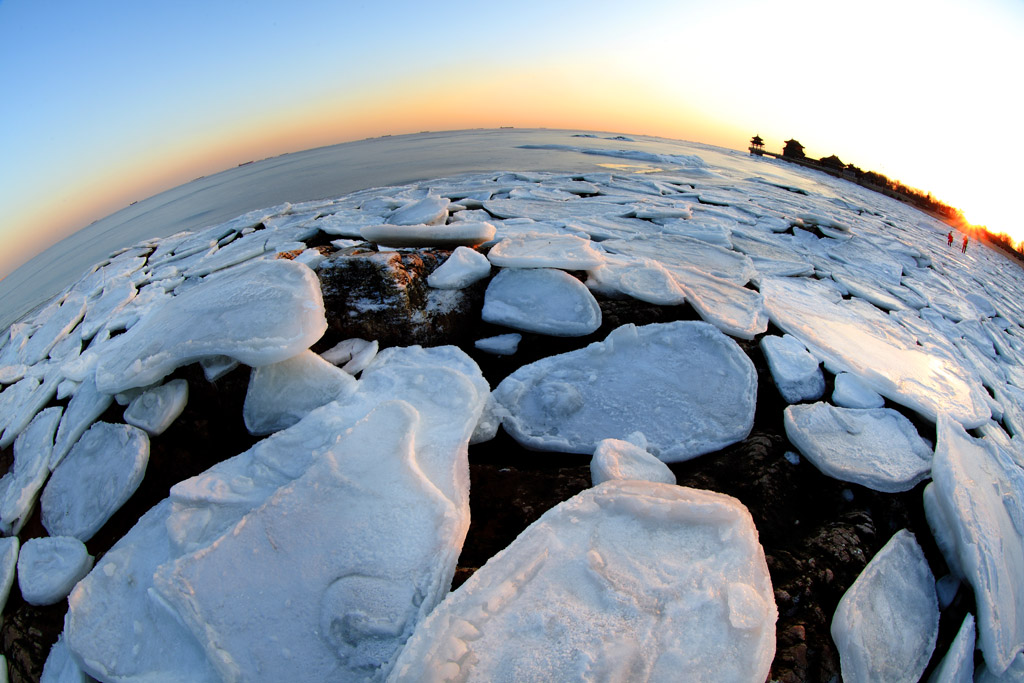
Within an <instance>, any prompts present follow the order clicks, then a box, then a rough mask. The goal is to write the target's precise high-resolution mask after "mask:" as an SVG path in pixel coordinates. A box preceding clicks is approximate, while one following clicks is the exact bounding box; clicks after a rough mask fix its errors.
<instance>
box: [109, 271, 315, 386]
mask: <svg viewBox="0 0 1024 683" xmlns="http://www.w3.org/2000/svg"><path fill="white" fill-rule="evenodd" d="M326 329H327V320H326V318H325V317H324V306H323V297H322V295H321V293H320V282H319V280H317V277H316V275H315V274H314V273H313V271H312V270H310V269H309V268H308V267H306V266H304V265H302V264H301V263H295V262H293V261H288V260H285V259H278V260H270V261H255V262H252V263H248V264H245V265H242V266H239V267H238V268H233V269H230V270H227V271H224V272H222V273H217V274H214V275H211V276H209V277H207V278H206V279H205V280H203V282H202V283H201V284H199V285H197V286H195V287H193V288H191V289H189V290H187V291H185V292H182V293H181V294H179V295H178V296H176V297H174V298H173V299H171V300H170V301H168V302H167V303H165V304H164V305H162V306H160V307H158V308H155V309H154V310H152V311H150V313H149V314H148V315H146V316H144V317H143V318H142V320H140V321H139V322H138V323H137V324H136V325H135V326H133V327H132V328H131V329H130V330H128V331H127V332H125V333H124V334H122V335H121V336H119V337H116V338H115V339H113V340H112V341H111V342H110V343H109V344H107V345H105V346H104V347H103V351H102V353H101V355H100V359H99V363H98V364H97V366H96V387H97V388H98V389H99V390H100V391H101V392H105V393H110V394H114V393H117V392H118V391H123V390H125V389H129V388H131V387H141V386H146V385H148V384H152V383H154V382H156V381H159V380H160V379H161V378H163V377H164V376H165V375H167V374H168V373H170V372H171V371H172V370H174V369H175V368H176V367H178V366H180V365H185V364H187V363H191V362H194V361H197V360H199V359H200V358H204V357H206V356H216V355H224V356H231V357H232V358H235V359H236V360H238V361H240V362H242V363H245V364H247V365H252V366H257V367H258V366H261V365H268V364H270V363H277V362H279V361H282V360H286V359H288V358H291V357H292V356H294V355H295V354H297V353H299V352H300V351H303V350H304V349H307V348H309V346H310V345H312V344H313V342H315V341H316V340H317V339H319V338H320V336H321V335H322V334H323V333H324V331H325V330H326Z"/></svg>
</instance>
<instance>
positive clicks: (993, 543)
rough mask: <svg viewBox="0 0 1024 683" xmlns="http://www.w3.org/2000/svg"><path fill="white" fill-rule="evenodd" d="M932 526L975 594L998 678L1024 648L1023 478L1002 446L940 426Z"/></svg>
mask: <svg viewBox="0 0 1024 683" xmlns="http://www.w3.org/2000/svg"><path fill="white" fill-rule="evenodd" d="M932 482H933V483H932V485H931V486H930V487H929V489H926V491H925V492H926V494H928V493H929V491H930V492H931V493H930V495H931V496H932V497H933V498H932V501H931V503H930V504H929V500H928V496H926V498H925V502H926V505H925V513H926V514H927V515H928V523H929V526H930V527H932V529H933V530H936V529H937V530H939V531H940V532H941V535H937V536H936V541H937V542H938V545H939V548H940V549H941V550H942V551H943V554H944V555H946V556H947V562H948V563H949V564H950V567H951V568H952V569H955V570H956V571H957V572H959V573H960V574H961V575H962V576H963V577H964V578H965V579H966V580H967V582H968V583H969V584H970V585H971V587H972V588H973V589H974V599H975V602H976V604H977V610H978V612H977V626H978V641H979V647H980V649H981V651H982V653H983V655H984V657H985V664H986V665H987V667H988V668H989V669H990V670H991V671H993V672H994V673H997V674H998V673H1002V672H1004V671H1006V670H1007V669H1008V668H1009V667H1010V665H1011V663H1012V662H1013V660H1014V657H1015V656H1017V654H1018V653H1019V652H1020V651H1021V649H1022V648H1024V583H1022V582H1021V580H1020V577H1021V576H1024V473H1022V472H1021V469H1020V468H1019V467H1018V466H1017V465H1016V464H1014V463H1013V462H1011V461H1010V460H1009V458H1008V457H1007V456H1006V455H1005V453H1004V452H1003V451H1002V450H1001V449H1000V448H999V447H997V446H995V445H994V444H992V443H990V442H986V441H977V440H975V439H973V438H972V437H970V436H969V435H968V434H967V433H966V432H965V431H964V430H963V428H962V427H961V426H959V425H958V424H956V423H955V422H954V421H953V420H952V419H950V418H948V417H946V416H940V418H939V423H938V444H937V446H936V448H935V457H934V459H933V461H932Z"/></svg>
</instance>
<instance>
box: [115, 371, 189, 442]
mask: <svg viewBox="0 0 1024 683" xmlns="http://www.w3.org/2000/svg"><path fill="white" fill-rule="evenodd" d="M187 403H188V381H187V380H184V379H172V380H171V381H170V382H167V383H166V384H161V385H160V386H158V387H153V388H152V389H149V390H147V391H144V392H143V393H141V394H139V395H138V396H136V397H135V398H133V399H132V402H131V403H129V404H128V408H127V409H125V411H124V421H125V422H127V423H128V424H130V425H134V426H136V427H138V428H140V429H144V430H146V433H147V434H149V435H150V436H159V435H160V434H163V433H164V432H165V431H167V428H168V427H170V426H171V424H173V423H174V421H175V420H177V419H178V416H179V415H181V413H182V411H183V410H185V405H186V404H187Z"/></svg>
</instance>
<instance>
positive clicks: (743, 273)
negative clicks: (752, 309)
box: [601, 235, 757, 286]
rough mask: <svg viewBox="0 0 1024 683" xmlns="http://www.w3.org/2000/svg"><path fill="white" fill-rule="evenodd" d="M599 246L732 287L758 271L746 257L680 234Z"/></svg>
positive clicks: (647, 237)
mask: <svg viewBox="0 0 1024 683" xmlns="http://www.w3.org/2000/svg"><path fill="white" fill-rule="evenodd" d="M601 246H602V247H603V248H604V249H606V250H607V251H610V252H612V253H615V254H628V255H631V256H634V257H638V258H650V259H654V260H655V261H658V262H659V263H661V264H662V265H664V266H668V267H669V268H670V269H671V268H672V267H675V266H681V267H690V268H695V269H697V270H699V271H701V272H702V273H705V274H707V275H711V276H714V277H716V278H719V279H722V280H728V281H729V282H731V283H733V284H735V285H741V286H742V285H745V284H747V282H749V281H750V278H752V277H753V276H754V275H755V274H756V273H757V270H756V269H755V268H754V264H753V263H752V262H751V260H750V257H749V256H747V255H746V254H740V253H738V252H735V251H731V250H729V249H723V248H722V247H719V246H715V245H713V244H708V243H707V242H704V241H702V240H698V239H693V238H692V237H683V236H682V235H659V236H646V237H643V238H640V239H632V240H606V241H604V242H602V243H601Z"/></svg>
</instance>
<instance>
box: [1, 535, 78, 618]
mask: <svg viewBox="0 0 1024 683" xmlns="http://www.w3.org/2000/svg"><path fill="white" fill-rule="evenodd" d="M92 559H93V558H92V555H90V554H89V551H88V550H86V549H85V544H84V543H82V541H80V540H78V539H77V538H71V537H69V536H47V537H44V538H31V539H29V540H27V541H25V543H24V545H22V546H21V553H20V554H19V555H18V588H20V589H21V597H23V598H25V602H27V603H28V604H30V605H52V604H53V603H55V602H57V601H59V600H63V599H64V598H65V597H67V594H68V593H70V592H71V589H72V588H74V586H75V584H76V583H78V582H79V581H80V580H81V579H82V577H84V576H85V575H86V574H88V573H89V570H90V569H92Z"/></svg>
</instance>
